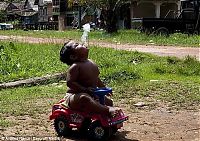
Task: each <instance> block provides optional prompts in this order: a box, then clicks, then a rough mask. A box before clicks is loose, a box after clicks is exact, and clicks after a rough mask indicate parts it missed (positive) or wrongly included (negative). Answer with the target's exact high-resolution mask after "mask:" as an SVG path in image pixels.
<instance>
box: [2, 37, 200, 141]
mask: <svg viewBox="0 0 200 141" xmlns="http://www.w3.org/2000/svg"><path fill="white" fill-rule="evenodd" d="M0 40H10V41H12V40H16V41H22V42H29V43H44V42H46V43H63V42H64V40H63V39H47V38H33V37H21V36H0ZM91 44H94V45H99V46H102V47H112V48H115V49H125V50H137V51H141V52H149V53H153V54H156V55H160V56H168V55H171V56H177V57H184V56H186V55H191V56H196V57H197V58H198V59H199V60H200V54H199V53H200V48H187V47H171V46H170V47H169V46H153V45H147V46H143V45H128V44H126V45H121V44H110V43H103V42H98V43H97V42H90V45H91ZM43 102H44V101H43ZM44 103H45V102H44ZM47 103H48V102H47ZM120 107H122V109H123V110H124V111H125V113H126V114H127V115H128V116H129V120H128V121H127V122H125V124H124V127H123V128H122V129H120V130H119V132H117V134H116V135H115V136H113V137H112V138H111V141H199V140H200V112H198V111H188V110H181V111H171V110H170V109H169V108H167V107H166V106H165V105H162V104H161V105H158V107H157V108H155V109H153V110H147V109H148V107H147V109H145V108H138V109H137V110H136V112H133V111H132V110H131V109H130V107H126V106H125V105H120ZM50 110H51V109H49V111H47V113H44V114H42V115H37V116H34V117H30V116H23V117H21V116H17V117H10V116H9V117H6V120H9V121H11V122H13V123H15V126H12V127H8V128H1V127H0V141H3V140H15V138H13V139H12V137H16V136H17V137H18V138H17V140H22V139H23V137H24V140H47V139H48V137H50V138H51V140H57V137H56V134H55V131H54V128H53V124H52V123H53V122H52V121H49V119H48V114H49V113H50ZM134 111H135V110H134ZM0 114H1V113H0ZM20 137H21V138H20ZM61 140H63V141H86V139H83V138H82V137H79V135H78V133H77V132H76V131H74V132H73V134H72V135H71V136H70V137H69V138H67V139H61Z"/></svg>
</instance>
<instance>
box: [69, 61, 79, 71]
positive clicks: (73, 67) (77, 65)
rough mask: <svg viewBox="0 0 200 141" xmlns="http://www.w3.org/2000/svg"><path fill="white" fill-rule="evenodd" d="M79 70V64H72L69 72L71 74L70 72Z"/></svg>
mask: <svg viewBox="0 0 200 141" xmlns="http://www.w3.org/2000/svg"><path fill="white" fill-rule="evenodd" d="M78 68H79V64H77V63H74V64H72V65H71V66H70V67H69V69H68V71H69V72H70V71H75V70H78Z"/></svg>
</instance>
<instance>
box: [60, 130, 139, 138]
mask: <svg viewBox="0 0 200 141" xmlns="http://www.w3.org/2000/svg"><path fill="white" fill-rule="evenodd" d="M128 133H130V131H121V132H117V133H116V134H115V135H113V136H112V137H111V138H110V139H109V141H139V140H137V139H128V138H126V135H127V134H128ZM61 141H88V139H87V136H86V135H80V133H79V132H78V131H77V130H74V131H72V133H71V135H70V136H68V137H66V138H62V139H61Z"/></svg>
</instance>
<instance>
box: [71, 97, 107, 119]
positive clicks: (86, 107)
mask: <svg viewBox="0 0 200 141" xmlns="http://www.w3.org/2000/svg"><path fill="white" fill-rule="evenodd" d="M70 107H71V108H72V109H74V110H81V111H86V112H92V113H99V114H104V115H109V108H108V107H107V106H104V105H101V104H100V103H98V102H96V101H95V100H94V99H93V98H92V97H90V96H89V95H88V94H86V93H81V94H75V95H73V96H72V97H71V98H70Z"/></svg>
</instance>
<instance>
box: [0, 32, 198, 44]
mask: <svg viewBox="0 0 200 141" xmlns="http://www.w3.org/2000/svg"><path fill="white" fill-rule="evenodd" d="M82 34H83V31H82V30H69V29H68V30H66V31H64V32H60V31H33V30H29V31H23V30H6V31H4V30H0V35H15V36H17V35H20V36H32V37H42V38H49V39H51V38H64V39H75V40H80V38H81V35H82ZM89 39H90V40H96V41H99V40H102V41H103V42H111V43H130V44H152V45H172V46H190V47H199V46H200V36H199V35H191V36H188V35H187V34H180V33H175V34H171V35H170V36H169V37H164V36H154V35H146V34H144V33H140V32H139V31H137V30H119V31H118V33H116V34H112V35H108V34H106V33H105V32H104V31H91V32H90V33H89Z"/></svg>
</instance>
